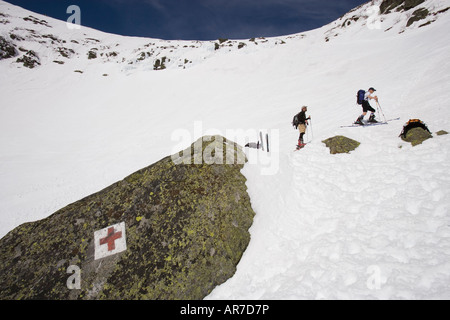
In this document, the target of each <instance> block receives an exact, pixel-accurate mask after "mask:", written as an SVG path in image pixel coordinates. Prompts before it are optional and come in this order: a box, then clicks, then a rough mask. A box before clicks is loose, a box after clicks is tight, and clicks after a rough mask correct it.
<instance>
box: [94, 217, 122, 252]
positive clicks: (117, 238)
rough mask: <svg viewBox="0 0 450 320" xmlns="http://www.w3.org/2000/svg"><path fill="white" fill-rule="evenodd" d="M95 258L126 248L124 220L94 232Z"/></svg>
mask: <svg viewBox="0 0 450 320" xmlns="http://www.w3.org/2000/svg"><path fill="white" fill-rule="evenodd" d="M94 241H95V260H98V259H103V258H106V257H109V256H112V255H115V254H118V253H120V252H123V251H125V250H127V241H126V233H125V222H122V223H119V224H115V225H113V226H110V227H107V228H105V229H102V230H99V231H95V232H94Z"/></svg>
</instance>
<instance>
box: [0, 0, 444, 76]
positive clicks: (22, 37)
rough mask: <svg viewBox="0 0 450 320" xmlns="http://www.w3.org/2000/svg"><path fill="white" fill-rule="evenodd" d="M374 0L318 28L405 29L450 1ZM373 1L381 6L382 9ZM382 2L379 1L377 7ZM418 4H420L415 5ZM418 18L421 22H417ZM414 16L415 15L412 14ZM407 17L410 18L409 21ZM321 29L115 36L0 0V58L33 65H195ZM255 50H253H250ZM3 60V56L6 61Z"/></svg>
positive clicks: (328, 35) (336, 31)
mask: <svg viewBox="0 0 450 320" xmlns="http://www.w3.org/2000/svg"><path fill="white" fill-rule="evenodd" d="M408 2H409V3H410V4H409V5H408V4H407V5H404V3H405V1H391V0H384V1H380V0H378V1H370V2H368V3H366V4H364V5H361V6H359V7H357V8H355V9H354V10H352V11H350V12H349V13H347V14H345V15H344V16H343V17H341V18H340V19H338V20H337V21H334V22H332V23H331V24H329V25H327V26H325V27H323V28H321V29H320V31H318V32H319V33H321V34H322V33H323V36H322V38H323V40H324V41H330V40H332V39H333V38H334V37H337V36H339V35H341V34H345V32H346V29H349V28H361V27H365V26H367V25H369V27H370V24H373V27H377V24H379V25H378V27H379V28H381V27H382V28H384V29H385V31H386V32H391V33H392V32H400V33H403V32H405V31H407V30H408V29H413V28H420V27H423V26H427V25H428V24H431V23H432V22H435V21H436V20H437V19H438V18H439V16H440V15H441V14H443V13H445V12H446V11H447V10H448V9H449V8H450V7H448V6H447V7H446V5H447V4H446V3H445V1H442V0H441V1H427V2H426V3H423V1H422V0H418V1H417V0H416V1H406V3H408ZM373 6H380V8H381V11H380V12H381V15H379V14H378V13H379V12H377V11H376V10H374V9H373ZM376 8H378V7H376ZM417 8H419V9H417ZM416 18H417V23H415V24H414V23H412V22H411V21H413V22H415V21H416V20H415V19H416ZM411 19H413V20H411ZM405 21H406V22H407V23H405ZM316 33H317V32H305V33H301V34H294V35H290V36H283V37H276V38H252V39H246V40H228V39H218V40H216V41H168V40H160V39H145V38H131V37H123V36H116V35H112V34H107V33H103V32H99V31H96V30H93V29H90V28H85V27H82V28H81V30H70V29H69V28H68V27H67V26H66V23H65V22H62V21H58V20H55V19H52V18H49V17H46V16H43V15H40V14H35V13H32V12H29V11H27V10H24V9H21V8H20V7H16V6H13V5H10V4H8V3H6V2H4V1H0V37H1V38H0V60H1V58H3V59H8V62H10V64H11V65H12V66H25V67H28V68H31V69H32V68H35V67H38V66H42V65H44V66H45V65H48V64H52V63H54V64H59V65H64V64H69V65H70V61H71V60H76V61H77V62H78V64H80V63H81V66H82V67H83V68H82V69H83V70H78V69H77V70H74V71H77V72H79V73H82V72H85V71H86V70H88V69H89V66H90V65H92V64H93V63H108V64H116V65H117V66H118V70H120V71H122V72H129V71H132V70H134V69H137V68H141V69H144V70H162V69H166V68H182V69H185V68H187V67H191V66H192V65H195V64H198V63H201V62H202V61H204V60H205V59H208V58H209V57H211V56H213V55H215V54H219V53H220V54H222V53H224V52H233V51H237V50H243V51H245V50H246V49H248V48H249V47H251V48H253V49H254V47H257V48H258V49H262V48H268V47H269V48H271V47H274V46H277V45H283V44H286V43H288V42H291V41H298V40H301V39H303V38H305V37H307V36H308V35H311V36H313V37H314V38H320V37H318V36H317V34H316ZM252 51H253V50H252ZM3 63H4V62H3Z"/></svg>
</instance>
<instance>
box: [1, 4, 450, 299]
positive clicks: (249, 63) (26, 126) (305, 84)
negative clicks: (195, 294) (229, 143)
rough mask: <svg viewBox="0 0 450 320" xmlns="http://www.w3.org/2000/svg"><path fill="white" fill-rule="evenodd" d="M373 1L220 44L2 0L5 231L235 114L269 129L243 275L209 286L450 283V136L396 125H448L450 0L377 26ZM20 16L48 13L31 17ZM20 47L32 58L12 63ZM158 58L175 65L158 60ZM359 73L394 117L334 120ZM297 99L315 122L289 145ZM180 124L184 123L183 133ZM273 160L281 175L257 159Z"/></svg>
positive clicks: (358, 85) (330, 289)
mask: <svg viewBox="0 0 450 320" xmlns="http://www.w3.org/2000/svg"><path fill="white" fill-rule="evenodd" d="M380 3H381V1H375V2H373V3H367V4H365V5H363V6H361V7H359V8H356V9H355V10H353V11H352V12H350V13H348V14H347V15H345V16H344V17H342V18H341V19H339V20H337V21H335V22H333V23H331V24H329V25H327V26H324V27H323V28H320V29H317V30H313V31H310V32H306V33H303V34H297V35H291V36H286V37H280V38H273V39H255V40H254V41H250V39H248V40H241V41H232V42H231V43H228V45H231V46H230V47H228V46H226V45H227V42H224V43H223V44H222V47H220V48H219V49H218V50H215V47H216V45H215V43H219V41H216V42H195V41H193V42H190V41H189V42H185V41H172V42H170V43H168V42H167V41H163V40H155V39H140V38H129V37H120V36H115V35H109V34H105V33H101V32H99V31H96V30H91V29H87V28H82V29H81V30H79V31H69V30H68V29H67V28H66V26H65V23H64V22H60V21H56V20H53V19H50V18H48V17H43V16H40V15H37V14H34V13H30V12H28V11H26V10H23V9H21V8H18V7H15V6H12V5H9V4H7V3H6V2H3V1H0V12H1V13H2V15H1V16H0V20H2V21H6V20H7V21H8V23H0V36H3V37H4V38H5V39H8V41H10V40H9V39H11V37H10V34H11V32H13V33H14V34H16V35H17V36H19V37H21V38H23V40H17V38H16V39H15V40H13V39H11V43H13V44H14V45H15V46H16V48H17V53H18V54H19V56H16V57H14V58H10V59H5V60H0V70H1V72H0V97H1V103H0V132H1V135H0V149H1V150H2V152H1V153H0V181H1V183H0V214H1V217H2V224H1V229H0V236H3V235H5V234H6V233H7V232H9V231H10V230H12V229H13V228H14V227H16V226H18V225H20V224H22V223H24V222H27V221H32V220H37V219H41V218H44V217H47V216H48V215H49V214H51V213H53V212H55V211H56V210H58V209H59V208H61V207H64V206H65V205H67V204H70V203H71V202H74V201H76V200H79V199H80V198H82V197H85V196H87V195H89V194H91V193H93V192H96V191H98V190H100V189H102V188H104V187H106V186H108V185H110V184H111V183H113V182H115V181H118V180H120V179H122V178H123V177H125V176H127V175H128V174H130V173H131V172H134V171H136V170H138V169H140V168H142V167H145V166H147V165H149V164H151V163H153V162H155V161H157V160H159V159H161V158H162V157H164V156H167V155H168V154H172V153H174V152H175V151H178V150H180V149H181V148H182V146H183V144H184V146H185V144H189V143H190V142H191V141H194V140H195V139H196V138H198V137H199V136H201V135H204V134H208V133H210V132H209V131H211V130H216V131H219V133H222V134H223V135H226V136H227V137H228V138H230V139H233V140H236V137H235V136H233V135H232V134H231V133H230V132H231V131H230V130H232V129H242V130H247V131H248V132H255V133H256V132H257V131H258V130H259V129H265V130H269V131H270V132H271V133H272V138H273V141H272V143H273V152H272V153H271V154H270V155H269V156H267V158H266V155H263V154H258V155H257V157H258V160H259V161H257V162H256V164H248V165H246V167H245V168H244V170H243V172H244V174H245V175H246V176H247V177H248V187H249V193H250V196H251V199H252V203H253V207H254V209H255V211H256V213H257V216H256V218H255V223H254V226H253V227H252V229H251V233H252V241H251V244H250V247H249V249H248V250H247V252H246V253H245V255H244V257H243V259H242V261H241V263H240V265H239V266H238V271H237V273H236V275H235V277H234V278H232V279H231V280H229V281H228V282H227V283H225V284H224V285H222V286H220V287H218V288H217V289H216V290H215V291H214V292H213V293H212V294H211V296H210V297H209V298H212V299H229V298H231V299H311V298H312V299H314V298H352V299H353V298H415V299H420V298H450V288H449V287H448V283H450V282H449V280H450V239H449V238H450V218H449V208H450V201H449V200H450V199H449V194H450V173H449V172H450V170H449V169H450V168H449V166H450V165H449V163H450V161H449V160H450V157H449V143H450V138H449V137H448V136H442V137H435V138H434V139H432V140H429V141H426V142H425V143H424V144H423V145H421V146H418V147H415V148H412V147H411V146H409V145H407V144H405V143H403V142H401V140H399V139H398V135H399V133H400V132H401V129H402V126H403V124H404V123H405V122H406V121H407V120H409V119H410V118H420V119H422V120H423V121H425V122H426V123H427V124H428V126H429V127H430V129H431V130H432V131H434V132H435V131H438V130H441V129H444V130H447V131H449V129H450V123H449V118H450V117H449V111H448V110H449V109H448V101H447V97H446V92H448V91H450V76H449V74H450V63H449V61H450V59H449V58H450V42H449V40H450V39H449V35H448V32H447V31H448V30H449V27H450V10H449V11H445V9H446V8H447V7H449V5H448V2H447V1H445V0H428V1H425V2H424V3H422V4H420V5H419V6H418V7H417V8H421V7H424V8H427V9H428V10H429V15H428V16H427V17H426V18H425V19H423V20H421V21H418V22H415V23H413V24H411V25H410V26H409V27H406V25H407V22H408V20H409V19H410V18H411V17H412V16H413V13H414V12H415V11H416V10H417V8H412V9H410V10H407V11H404V10H400V11H395V10H393V11H391V12H390V13H388V14H384V15H382V16H381V21H380V25H379V28H372V27H371V25H370V24H369V22H370V16H368V14H367V13H368V12H370V11H368V10H369V9H370V7H371V5H372V4H380ZM440 11H442V12H440ZM30 15H31V16H33V17H34V18H35V19H37V20H38V21H41V22H42V20H45V21H46V24H47V25H49V26H51V27H48V26H45V25H42V24H35V23H33V22H30V21H25V20H24V19H23V18H24V17H29V16H30ZM355 17H356V18H358V19H356V18H355ZM348 21H350V25H349V24H348ZM429 21H433V22H432V23H430V24H428V25H426V26H422V27H420V26H421V25H423V24H426V23H427V22H429ZM26 29H30V30H34V32H31V31H29V30H26ZM32 34H37V35H39V36H40V38H39V37H33V36H32ZM42 35H52V36H53V37H54V38H57V39H59V42H58V41H56V40H52V38H50V37H44V38H42ZM8 37H9V38H8ZM89 39H95V40H89ZM252 40H253V39H252ZM44 41H45V43H44ZM52 41H53V42H54V43H52ZM64 41H65V42H64ZM72 41H76V42H78V43H75V42H72ZM41 42H42V43H41ZM255 42H256V43H258V44H255ZM240 43H245V44H246V46H244V47H242V48H241V49H239V48H238V46H239V44H240ZM146 45H147V47H145V46H146ZM169 45H171V46H173V48H168V46H169ZM185 46H187V47H185ZM190 46H193V47H190ZM20 47H23V49H26V50H33V51H35V52H36V53H37V55H38V57H39V62H40V64H41V65H37V66H36V67H35V68H33V69H28V68H26V67H24V66H22V65H21V64H20V63H17V62H16V59H17V58H18V57H20V55H23V54H25V53H26V51H21V50H19V49H20ZM60 47H64V48H66V49H67V51H66V50H62V52H69V53H70V55H69V57H68V58H66V57H64V56H62V55H61V53H60V52H61V50H59V48H60ZM164 47H165V48H164ZM94 49H97V50H94ZM70 50H72V51H73V52H72V51H70ZM152 50H153V51H152ZM171 50H172V51H171ZM90 51H96V53H97V58H96V59H88V57H89V52H90ZM110 52H116V53H117V55H109V56H107V54H108V53H110ZM143 52H144V54H145V59H144V60H142V61H139V60H138V59H139V58H140V57H142V53H143ZM146 52H150V53H151V52H153V53H152V54H151V55H147V54H146ZM102 53H103V55H101V54H102ZM162 57H166V59H167V60H169V59H170V61H168V62H167V68H166V70H158V71H155V70H154V66H155V62H156V60H157V59H162ZM186 60H188V61H189V62H188V63H186V64H185V63H184V62H185V61H186ZM53 61H63V62H64V64H59V63H55V62H53ZM190 61H192V63H190ZM130 63H131V64H130ZM185 67H187V68H185ZM75 70H79V71H82V72H83V73H79V72H74V71H75ZM104 75H105V76H104ZM106 75H107V76H106ZM369 86H374V87H375V88H377V89H378V91H377V94H378V96H379V97H380V104H381V106H382V107H383V111H384V113H385V115H386V117H387V118H396V117H400V118H401V120H400V121H397V122H392V123H391V124H389V125H387V126H377V127H370V128H340V126H341V125H346V124H351V123H352V122H353V121H354V120H355V119H356V117H357V116H358V115H359V114H360V113H361V110H360V107H358V106H356V105H355V94H356V91H357V90H358V89H367V88H368V87H369ZM302 105H308V106H309V107H310V109H309V113H310V114H311V116H312V118H313V122H312V125H313V127H312V129H313V133H314V135H312V134H311V131H309V139H311V138H312V137H314V139H313V141H312V142H311V144H310V145H309V146H308V147H307V148H305V149H304V150H302V151H301V152H298V153H295V154H294V153H292V150H293V149H294V146H295V144H296V142H297V138H298V133H297V132H296V131H295V130H293V129H292V127H291V126H290V121H291V119H292V117H293V115H294V114H295V113H297V112H298V111H299V109H300V107H301V106H302ZM199 123H200V124H201V127H202V128H199ZM183 129H184V130H185V131H181V130H183ZM180 132H185V133H186V134H187V138H189V139H187V140H186V141H182V142H181V143H180V140H177V137H179V136H178V133H180ZM227 133H228V134H227ZM337 134H342V135H345V136H348V137H350V138H353V139H356V140H358V141H360V142H361V143H362V145H361V147H360V148H359V149H357V150H356V151H355V152H353V153H352V154H350V155H341V156H332V155H330V154H329V152H328V150H327V149H326V148H325V146H324V145H323V144H322V143H321V141H322V140H324V139H326V138H329V137H331V136H334V135H337ZM238 138H239V137H238ZM246 138H247V139H249V140H252V139H253V140H255V139H256V137H246ZM399 146H401V148H399ZM266 162H268V163H269V164H270V165H271V166H272V168H274V169H275V171H274V172H273V173H275V174H271V175H262V174H261V173H262V172H263V169H264V167H265V166H266V167H267V165H264V163H266Z"/></svg>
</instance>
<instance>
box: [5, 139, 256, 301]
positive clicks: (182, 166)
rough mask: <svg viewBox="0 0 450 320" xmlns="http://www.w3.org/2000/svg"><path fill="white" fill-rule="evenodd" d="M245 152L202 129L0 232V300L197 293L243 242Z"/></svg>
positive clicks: (223, 274)
mask: <svg viewBox="0 0 450 320" xmlns="http://www.w3.org/2000/svg"><path fill="white" fill-rule="evenodd" d="M221 152H223V154H221ZM198 153H201V155H199V154H198ZM202 158H203V159H204V161H200V160H201V159H202ZM220 159H222V160H223V161H222V162H221V161H220ZM245 161H246V160H245V155H244V154H243V152H242V149H241V147H240V146H238V145H236V144H234V143H233V142H231V141H228V140H226V139H224V138H222V137H207V138H206V139H201V140H199V141H197V142H196V143H194V144H193V145H192V146H191V147H190V148H188V149H186V150H185V151H183V152H182V153H180V154H176V155H174V156H172V157H167V158H165V159H162V160H161V161H159V162H157V163H155V164H153V165H151V166H149V167H147V168H144V169H142V170H140V171H138V172H136V173H134V174H132V175H130V176H129V177H127V178H125V179H124V180H122V181H120V182H117V183H115V184H113V185H112V186H110V187H108V188H106V189H104V190H103V191H100V192H99V193H96V194H93V195H91V196H89V197H87V198H85V199H82V200H80V201H78V202H76V203H74V204H71V205H69V206H67V207H66V208H64V209H62V210H60V211H58V212H56V213H55V214H53V215H52V216H50V217H48V218H47V219H44V220H41V221H37V222H32V223H27V224H24V225H22V226H20V227H18V228H16V229H15V230H13V231H11V232H10V233H9V234H8V235H6V236H5V237H4V238H3V239H1V240H0V299H162V300H172V299H174V300H177V299H183V300H184V299H186V300H197V299H203V298H204V297H205V296H207V295H208V294H209V293H210V292H211V291H212V290H213V289H214V288H215V287H216V286H218V285H220V284H222V283H223V282H225V281H226V280H227V279H229V278H230V277H232V276H233V275H234V273H235V270H236V266H237V264H238V262H239V261H240V259H241V256H242V254H243V252H244V251H245V249H246V248H247V246H248V243H249V241H250V234H249V232H248V230H249V228H250V226H251V224H252V222H253V217H254V215H255V213H254V211H253V210H252V207H251V204H250V198H249V196H248V194H247V188H246V179H245V177H244V176H243V175H242V174H241V169H242V168H243V165H244V163H245ZM114 226H116V227H117V226H120V227H123V229H120V231H119V229H117V228H116V227H114ZM105 230H106V231H105ZM102 232H106V233H103V236H102V235H101V234H102ZM96 235H100V237H96ZM119 242H120V249H121V251H120V252H118V253H114V252H115V250H118V249H119Z"/></svg>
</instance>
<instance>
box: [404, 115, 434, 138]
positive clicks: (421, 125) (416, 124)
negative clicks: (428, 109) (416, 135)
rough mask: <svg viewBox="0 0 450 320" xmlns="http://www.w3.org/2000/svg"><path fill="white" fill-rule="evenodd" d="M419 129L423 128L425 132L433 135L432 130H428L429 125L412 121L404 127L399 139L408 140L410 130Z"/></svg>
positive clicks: (417, 120)
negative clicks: (407, 135)
mask: <svg viewBox="0 0 450 320" xmlns="http://www.w3.org/2000/svg"><path fill="white" fill-rule="evenodd" d="M417 127H419V128H422V129H423V130H425V131H428V132H429V133H430V134H431V131H430V129H428V127H427V125H426V124H425V123H424V122H423V121H422V120H419V119H411V120H409V121H408V122H407V123H406V124H405V126H404V127H403V131H402V133H400V136H399V137H401V138H402V137H403V138H405V139H406V134H407V133H408V132H409V130H411V129H414V128H417Z"/></svg>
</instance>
